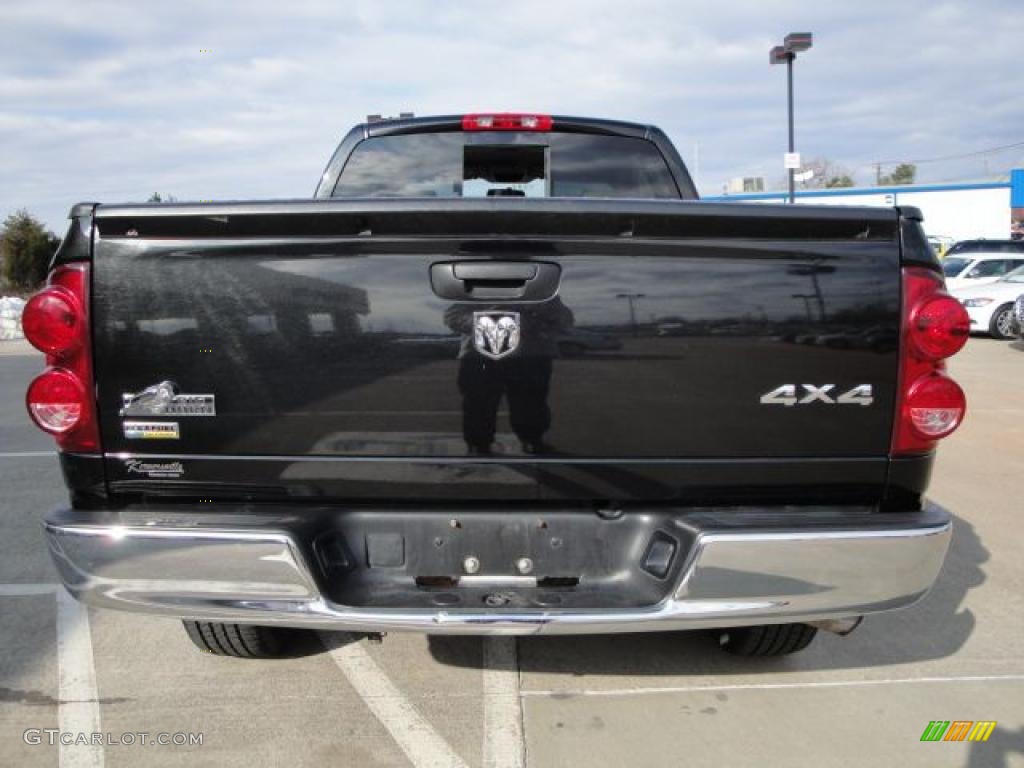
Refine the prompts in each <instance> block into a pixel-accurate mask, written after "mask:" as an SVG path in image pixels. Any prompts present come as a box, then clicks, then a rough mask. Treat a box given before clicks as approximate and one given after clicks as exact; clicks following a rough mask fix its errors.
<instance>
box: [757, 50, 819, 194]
mask: <svg viewBox="0 0 1024 768" xmlns="http://www.w3.org/2000/svg"><path fill="white" fill-rule="evenodd" d="M813 44H814V39H813V37H812V35H811V33H810V32H790V33H789V34H788V35H786V38H785V39H784V40H783V41H782V45H776V46H775V47H774V48H772V49H771V51H769V52H768V61H769V62H770V63H772V64H782V63H783V62H785V63H786V97H787V101H788V103H789V155H787V157H786V167H787V170H788V172H789V202H790V204H792V203H794V202H796V184H795V182H794V179H793V172H794V171H795V170H796V168H794V167H793V162H794V158H793V155H794V153H795V152H796V149H795V147H794V144H795V141H794V138H793V62H794V61H796V55H797V53H802V52H803V51H807V50H810V47H811V46H812V45H813Z"/></svg>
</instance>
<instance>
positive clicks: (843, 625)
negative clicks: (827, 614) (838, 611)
mask: <svg viewBox="0 0 1024 768" xmlns="http://www.w3.org/2000/svg"><path fill="white" fill-rule="evenodd" d="M862 621H864V617H863V616H847V617H846V618H842V619H823V620H822V621H808V622H807V624H808V625H809V626H812V627H815V628H817V629H822V630H824V631H826V632H831V633H832V634H834V635H839V636H840V637H846V636H847V635H848V634H850V633H851V632H853V630H855V629H856V628H857V627H859V626H860V625H861V622H862Z"/></svg>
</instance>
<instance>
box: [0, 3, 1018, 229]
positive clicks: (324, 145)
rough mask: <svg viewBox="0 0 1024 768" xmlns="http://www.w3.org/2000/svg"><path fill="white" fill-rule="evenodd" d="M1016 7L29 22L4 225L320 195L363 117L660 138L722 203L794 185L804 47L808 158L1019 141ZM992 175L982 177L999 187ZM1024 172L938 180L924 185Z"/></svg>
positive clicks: (4, 173)
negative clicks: (33, 218) (157, 196)
mask: <svg viewBox="0 0 1024 768" xmlns="http://www.w3.org/2000/svg"><path fill="white" fill-rule="evenodd" d="M1017 6H1018V2H1017V0H1005V1H1004V2H997V1H996V0H976V1H975V2H972V3H970V4H966V3H951V2H934V0H932V1H929V0H905V1H904V2H901V3H895V4H894V3H883V2H870V1H869V2H860V3H857V4H850V3H843V4H839V3H815V4H809V3H804V2H798V1H797V0H782V1H781V2H773V3H763V2H757V1H756V0H732V1H731V2H729V3H697V2H686V3H684V2H678V1H677V0H668V1H666V2H652V1H649V0H636V2H633V3H629V4H622V3H613V2H598V1H597V0H560V1H559V2H557V3H553V2H549V1H548V2H542V1H541V0H519V1H518V2H516V3H514V4H501V5H498V4H488V3H468V2H456V1H455V0H423V1H422V2H413V1H411V0H410V1H407V2H388V3H380V2H363V1H355V0H350V1H349V2H346V3H335V2H327V1H326V0H325V1H324V2H299V1H298V0H296V1H293V2H288V3H280V2H276V1H274V2H270V1H269V0H268V1H256V2H245V3H223V2H222V3H216V4H210V3H202V4H200V3H163V4H155V3H154V4H135V5H132V6H130V8H129V7H126V6H124V5H123V4H119V3H113V2H109V3H89V4H84V3H77V2H70V1H69V2H33V3H20V4H5V5H4V6H3V7H2V8H0V27H2V28H3V29H4V30H5V32H6V34H5V42H6V44H5V46H4V48H3V49H2V50H0V179H2V182H0V214H5V213H7V212H10V211H12V210H14V209H15V208H17V207H22V206H25V207H28V208H29V209H30V210H33V211H34V212H36V213H37V214H38V215H41V216H42V217H43V218H44V219H45V220H46V221H47V222H48V223H49V225H50V226H51V227H53V228H55V229H57V230H61V229H63V227H64V223H63V218H64V216H65V215H66V212H67V210H68V208H69V207H70V205H71V204H73V203H74V202H76V201H79V200H102V201H106V202H117V201H124V200H139V199H144V198H145V197H147V196H148V195H149V194H150V193H152V192H153V191H157V190H159V191H161V192H165V193H171V194H173V195H175V196H176V197H178V198H179V199H211V198H213V199H239V198H265V197H271V198H295V197H306V196H309V195H311V193H312V191H313V188H314V187H315V184H316V181H317V179H318V178H319V175H320V173H321V171H322V170H323V167H324V165H325V164H326V162H327V159H328V158H329V156H330V154H331V152H332V151H333V149H334V147H335V145H336V144H337V142H338V140H339V139H340V138H341V136H342V135H344V133H345V132H346V130H347V129H348V128H349V127H350V126H351V125H352V124H353V123H355V122H358V121H360V120H362V119H363V118H364V117H365V115H366V114H367V113H371V112H382V113H385V114H396V113H397V112H399V111H404V110H414V111H415V112H417V113H418V114H430V113H453V112H454V113H459V112H463V111H473V110H485V109H508V110H537V111H548V112H554V113H563V114H585V115H595V116H603V117H614V118H624V119H630V120H637V121H643V122H651V123H654V124H657V125H660V126H661V127H662V128H664V129H665V130H666V131H667V132H668V133H669V135H670V136H672V138H673V139H674V140H675V141H676V143H677V145H678V146H679V149H680V151H681V153H682V154H683V156H684V157H685V158H686V159H687V160H692V159H693V158H694V156H695V155H697V154H698V152H699V157H700V167H699V181H700V184H701V188H702V190H703V191H704V192H706V193H715V192H717V191H718V190H719V189H720V188H721V185H722V183H723V182H724V181H725V180H726V179H728V178H729V177H732V176H739V175H764V176H767V177H768V179H769V181H770V182H772V181H775V180H776V179H778V178H781V176H782V173H783V172H782V168H781V154H782V151H783V149H784V146H785V76H784V72H783V71H782V69H781V68H779V67H770V66H769V65H768V56H767V53H768V49H769V48H770V46H771V45H772V44H774V43H775V42H777V41H778V40H779V39H780V38H781V37H782V36H783V35H784V34H785V33H786V32H788V31H792V30H803V29H809V30H811V31H813V32H814V33H815V41H816V42H815V47H814V49H813V50H811V51H809V52H808V53H807V54H806V55H802V56H801V58H800V60H799V61H798V62H797V66H796V87H797V120H798V122H797V138H798V147H799V149H801V151H802V152H803V153H804V154H805V155H806V156H824V157H828V158H830V159H831V160H833V161H835V162H838V163H840V164H843V165H845V166H847V167H850V168H852V169H854V170H855V171H856V172H857V173H858V174H859V176H860V179H861V180H862V181H864V182H867V181H869V180H870V178H871V176H872V173H873V172H872V169H871V163H872V162H873V161H875V160H880V159H884V160H890V159H909V160H914V159H920V158H930V157H941V156H946V155H951V154H957V153H962V152H968V151H972V150H975V149H979V148H984V147H988V146H996V145H1002V144H1009V143H1013V142H1014V141H1021V140H1024V137H1022V136H1021V129H1020V126H1021V125H1024V101H1022V99H1021V97H1020V88H1019V82H1020V81H1019V77H1016V76H1015V70H1016V69H1017V47H1018V41H1019V40H1020V39H1022V36H1024V14H1021V13H1019V9H1018V7H1017ZM986 162H987V164H988V165H987V167H986ZM1019 164H1024V152H1019V151H1018V152H1005V153H1001V154H995V155H991V156H987V157H983V158H970V159H966V160H962V161H949V162H944V163H935V164H922V165H921V167H920V176H921V178H922V179H925V180H929V179H931V180H941V179H945V178H974V177H979V176H982V175H984V174H986V173H988V174H990V175H991V174H997V173H1000V172H1004V171H1005V170H1006V169H1007V168H1009V167H1011V166H1014V165H1019Z"/></svg>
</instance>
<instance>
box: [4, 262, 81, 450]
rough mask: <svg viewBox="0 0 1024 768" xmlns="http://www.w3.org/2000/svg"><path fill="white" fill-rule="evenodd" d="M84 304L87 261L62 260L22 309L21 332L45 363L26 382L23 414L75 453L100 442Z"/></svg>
mask: <svg viewBox="0 0 1024 768" xmlns="http://www.w3.org/2000/svg"><path fill="white" fill-rule="evenodd" d="M88 306H89V265H88V264H68V265H65V266H61V267H57V268H56V269H55V270H53V272H51V273H50V279H49V280H48V281H47V287H46V288H44V289H43V290H41V291H40V292H39V293H37V294H36V295H35V296H33V297H32V298H31V299H29V301H28V303H27V304H26V305H25V311H24V313H23V315H22V327H23V328H24V329H25V337H26V338H27V339H28V340H29V341H30V342H31V343H32V344H33V345H34V346H35V347H36V348H37V349H39V350H41V351H43V352H45V353H46V363H47V365H48V366H49V367H48V368H47V369H46V370H45V371H43V373H41V374H40V375H39V376H37V377H36V378H35V379H34V380H33V381H32V383H31V384H29V387H28V393H27V394H26V396H25V402H26V405H27V406H28V413H29V416H31V417H32V420H33V421H34V422H35V423H36V425H37V426H38V427H39V428H40V429H42V430H43V431H45V432H49V433H50V434H52V435H54V437H56V439H57V444H58V445H59V446H60V448H61V450H63V451H73V452H76V453H97V452H99V447H100V439H99V422H98V419H97V415H96V402H95V398H94V396H93V391H92V359H91V352H90V345H89V312H88Z"/></svg>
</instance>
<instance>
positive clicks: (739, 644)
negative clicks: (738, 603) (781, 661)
mask: <svg viewBox="0 0 1024 768" xmlns="http://www.w3.org/2000/svg"><path fill="white" fill-rule="evenodd" d="M816 634H818V630H817V628H815V627H811V626H808V625H807V624H764V625H760V626H756V627H732V628H731V629H727V630H723V631H722V633H721V635H720V636H719V644H720V645H721V647H722V648H723V649H724V650H726V651H728V652H729V653H732V654H735V655H736V656H786V655H788V654H790V653H796V652H797V651H802V650H803V649H804V648H806V647H807V646H808V645H810V644H811V640H813V639H814V636H815V635H816Z"/></svg>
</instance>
